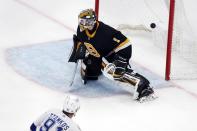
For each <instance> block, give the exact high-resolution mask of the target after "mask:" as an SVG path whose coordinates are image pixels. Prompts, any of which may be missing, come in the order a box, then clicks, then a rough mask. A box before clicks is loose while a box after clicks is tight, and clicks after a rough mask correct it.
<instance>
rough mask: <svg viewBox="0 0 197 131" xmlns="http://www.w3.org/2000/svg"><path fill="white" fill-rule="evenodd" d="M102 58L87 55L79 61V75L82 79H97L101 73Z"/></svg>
mask: <svg viewBox="0 0 197 131" xmlns="http://www.w3.org/2000/svg"><path fill="white" fill-rule="evenodd" d="M101 65H102V59H101V58H96V57H94V56H92V55H88V56H87V57H86V58H85V59H84V60H82V62H81V76H82V79H84V78H86V79H87V80H97V79H98V76H99V75H100V74H101Z"/></svg>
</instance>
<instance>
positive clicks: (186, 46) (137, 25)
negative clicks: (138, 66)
mask: <svg viewBox="0 0 197 131" xmlns="http://www.w3.org/2000/svg"><path fill="white" fill-rule="evenodd" d="M169 4H170V2H169V0H124V1H122V0H115V1H114V0H107V1H105V0H100V10H101V11H100V19H102V20H103V21H104V22H106V23H109V24H111V25H113V26H114V27H116V28H118V29H120V30H122V31H124V32H126V33H127V34H129V33H128V32H135V31H144V32H147V33H149V34H151V36H152V37H151V38H150V39H152V41H153V43H154V45H155V47H158V49H159V50H161V51H164V52H166V47H167V33H168V16H169ZM109 7H110V8H109ZM102 10H104V11H102ZM151 23H156V25H157V27H156V28H155V29H152V28H150V24H151ZM173 28H174V31H173V43H172V61H171V75H170V77H171V78H172V79H196V78H197V58H196V57H197V42H196V40H195V35H194V33H193V31H192V28H191V26H190V23H189V22H188V18H187V16H186V10H185V7H184V3H183V1H182V0H176V2H175V18H174V27H173ZM131 37H132V36H131Z"/></svg>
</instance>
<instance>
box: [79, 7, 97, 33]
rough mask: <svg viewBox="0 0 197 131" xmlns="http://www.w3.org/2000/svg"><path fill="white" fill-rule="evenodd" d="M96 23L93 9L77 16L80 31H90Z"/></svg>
mask: <svg viewBox="0 0 197 131" xmlns="http://www.w3.org/2000/svg"><path fill="white" fill-rule="evenodd" d="M95 23H96V14H95V12H94V11H93V9H86V10H83V11H82V12H81V13H80V14H79V16H78V24H79V28H80V31H84V30H85V29H88V30H92V29H93V28H94V24H95Z"/></svg>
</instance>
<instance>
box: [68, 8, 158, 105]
mask: <svg viewBox="0 0 197 131" xmlns="http://www.w3.org/2000/svg"><path fill="white" fill-rule="evenodd" d="M73 43H74V46H73V49H72V52H71V56H70V58H69V62H78V60H81V78H82V80H83V83H84V84H86V83H87V82H88V81H89V80H97V79H98V77H99V75H101V74H102V73H103V74H104V76H106V77H107V78H109V79H111V80H113V81H118V82H124V83H128V84H129V85H130V86H131V88H135V92H134V95H133V98H134V99H135V100H137V101H139V102H143V101H147V100H153V99H155V98H156V97H155V95H154V91H153V88H152V87H151V86H150V82H149V80H147V79H146V78H145V77H144V76H142V75H140V74H139V73H135V72H134V71H133V70H132V68H131V67H130V65H129V60H130V58H131V54H132V44H131V42H130V41H129V39H128V38H127V37H126V36H124V35H123V34H122V33H121V32H120V31H118V30H116V29H114V28H113V27H111V26H109V25H106V24H104V23H103V22H101V21H98V20H97V18H96V14H95V12H94V11H93V10H92V9H86V10H83V11H82V12H81V13H80V14H79V16H78V28H77V34H76V35H75V34H74V35H73Z"/></svg>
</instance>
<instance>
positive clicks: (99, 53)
mask: <svg viewBox="0 0 197 131" xmlns="http://www.w3.org/2000/svg"><path fill="white" fill-rule="evenodd" d="M77 37H78V38H79V40H80V41H81V42H84V44H85V46H86V48H87V50H88V52H89V53H90V54H91V55H93V56H95V57H98V58H99V57H104V56H106V55H108V54H109V53H110V52H111V51H113V50H114V49H116V48H117V47H119V45H121V43H123V42H125V41H126V40H127V38H126V37H125V36H124V35H123V34H122V33H121V32H120V31H117V30H115V29H114V28H112V27H110V26H108V25H106V24H104V23H102V22H97V26H96V27H95V29H94V32H91V33H90V32H89V31H87V30H85V31H83V32H80V30H79V27H78V30H77Z"/></svg>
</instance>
